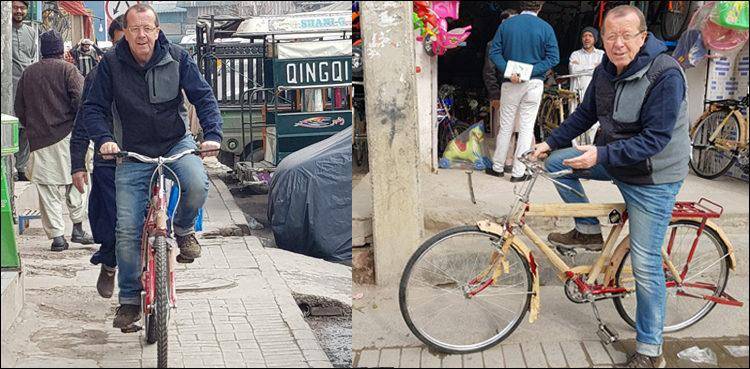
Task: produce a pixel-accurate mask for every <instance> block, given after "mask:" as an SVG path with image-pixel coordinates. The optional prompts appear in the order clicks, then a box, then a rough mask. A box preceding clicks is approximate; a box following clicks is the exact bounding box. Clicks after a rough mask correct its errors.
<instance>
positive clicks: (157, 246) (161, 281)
mask: <svg viewBox="0 0 750 369" xmlns="http://www.w3.org/2000/svg"><path fill="white" fill-rule="evenodd" d="M154 253H155V256H154V262H155V264H156V303H155V304H154V305H155V306H156V311H155V314H154V320H155V321H154V325H155V326H156V328H155V329H156V341H157V343H156V349H157V362H158V367H159V368H166V367H167V358H168V354H167V352H168V326H169V267H168V263H167V257H168V253H167V241H166V240H165V238H164V236H156V237H154Z"/></svg>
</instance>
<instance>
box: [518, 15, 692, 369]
mask: <svg viewBox="0 0 750 369" xmlns="http://www.w3.org/2000/svg"><path fill="white" fill-rule="evenodd" d="M602 37H603V40H604V49H605V56H604V59H603V60H602V63H601V64H600V65H599V66H598V67H596V69H595V70H594V75H593V79H592V82H591V85H590V86H589V88H588V90H586V94H585V95H584V98H583V102H582V103H581V105H580V106H579V107H578V109H576V111H574V112H573V114H571V116H570V117H569V118H568V119H566V120H565V122H563V123H562V124H561V125H560V127H558V128H557V129H555V130H554V131H553V132H552V134H551V135H550V137H549V138H548V139H547V140H546V141H545V142H543V143H540V144H538V145H536V146H535V148H534V154H533V155H532V156H533V157H538V158H541V157H543V156H545V155H546V153H547V152H549V151H551V150H556V149H557V148H559V147H561V146H563V145H565V144H566V143H569V142H570V140H572V139H573V138H575V137H577V136H578V135H580V134H582V133H584V132H586V131H587V130H588V129H589V128H591V126H592V125H593V124H594V123H595V122H596V121H599V123H600V124H601V126H600V133H599V134H598V135H597V137H596V142H595V145H585V146H578V147H571V148H567V149H562V150H556V151H553V152H552V153H551V154H550V155H549V158H547V160H546V161H545V167H546V168H547V170H549V171H559V170H563V169H565V168H573V169H578V170H579V171H577V172H574V173H573V174H571V175H568V176H566V177H562V178H561V179H559V180H560V182H562V183H564V184H566V185H568V186H570V187H571V188H573V189H575V190H577V191H579V192H580V193H582V194H584V197H583V198H581V197H579V196H578V195H577V194H575V193H573V192H572V191H569V190H567V189H564V188H561V187H557V191H558V193H559V194H560V197H562V199H563V200H564V201H565V202H566V203H586V202H588V199H587V198H586V197H585V192H584V190H583V187H582V186H581V182H580V180H579V179H580V178H588V179H594V180H604V181H610V180H612V181H614V183H615V185H616V186H617V188H618V189H619V190H620V193H621V194H622V197H623V198H624V199H625V205H626V207H627V211H628V216H629V220H630V221H629V227H630V252H631V258H632V262H633V276H634V277H635V285H636V287H635V293H636V302H637V305H636V345H635V349H636V352H635V353H634V354H633V355H632V356H631V357H630V359H629V360H628V363H627V367H631V368H663V367H665V366H666V361H665V360H664V357H663V354H662V345H663V337H662V333H663V329H664V313H665V305H666V298H667V293H666V283H665V276H664V269H663V267H662V256H661V255H662V254H661V251H662V243H663V241H664V237H665V233H666V230H667V226H668V225H669V222H670V220H671V217H672V208H673V207H674V203H675V197H676V196H677V193H678V192H679V190H680V187H681V186H682V183H683V181H684V180H685V178H686V177H687V174H688V162H689V160H690V152H691V145H690V137H689V135H688V127H689V122H688V118H687V85H686V78H685V74H684V72H683V70H682V68H681V67H680V65H679V63H678V62H677V61H676V60H675V59H673V58H672V57H671V56H670V55H669V54H668V52H667V51H668V50H667V47H666V46H665V45H664V42H662V41H661V40H659V39H657V38H656V37H655V36H654V35H653V34H652V33H650V32H648V31H647V29H646V20H645V17H644V16H643V13H641V11H640V10H639V9H638V8H636V7H633V6H630V5H621V6H618V7H615V8H613V9H612V10H610V11H609V12H608V13H607V15H606V16H605V18H604V27H603V28H602ZM548 238H549V241H550V242H551V243H553V244H555V245H557V246H558V247H563V248H584V249H588V250H592V251H599V250H601V248H602V243H603V238H602V234H601V226H600V225H599V222H598V221H597V219H596V218H576V219H575V228H574V229H573V230H571V231H570V232H567V233H551V234H550V235H549V237H548Z"/></svg>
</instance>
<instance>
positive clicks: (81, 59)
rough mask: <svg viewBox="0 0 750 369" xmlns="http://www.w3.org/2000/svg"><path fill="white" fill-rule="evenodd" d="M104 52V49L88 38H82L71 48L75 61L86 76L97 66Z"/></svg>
mask: <svg viewBox="0 0 750 369" xmlns="http://www.w3.org/2000/svg"><path fill="white" fill-rule="evenodd" d="M102 54H103V53H102V51H101V50H100V49H99V48H98V47H96V45H94V42H93V41H91V40H89V39H87V38H84V39H82V40H81V42H80V43H78V45H76V47H74V48H72V49H71V50H70V55H71V56H72V57H73V63H74V64H75V65H76V67H77V68H78V70H79V71H80V72H81V74H83V76H84V77H86V75H88V74H89V73H90V72H91V70H92V69H94V67H96V64H98V63H99V57H100V56H101V55H102Z"/></svg>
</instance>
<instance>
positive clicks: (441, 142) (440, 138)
mask: <svg viewBox="0 0 750 369" xmlns="http://www.w3.org/2000/svg"><path fill="white" fill-rule="evenodd" d="M455 90H456V88H455V87H453V86H450V85H442V86H440V90H439V91H438V95H439V98H438V102H437V104H438V105H437V132H438V133H437V147H438V156H442V155H443V152H445V149H446V147H448V144H449V143H450V142H451V141H452V140H453V139H454V138H456V137H457V136H458V135H460V134H461V132H463V131H465V130H467V129H468V128H469V125H468V124H467V123H465V122H462V121H459V120H458V119H455V117H453V115H452V114H451V109H452V108H453V96H452V95H453V92H454V91H455Z"/></svg>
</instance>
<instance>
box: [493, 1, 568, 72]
mask: <svg viewBox="0 0 750 369" xmlns="http://www.w3.org/2000/svg"><path fill="white" fill-rule="evenodd" d="M489 58H490V60H492V62H493V63H495V66H496V67H497V70H498V71H500V75H501V76H503V75H504V74H505V67H506V66H507V64H508V61H509V60H513V61H517V62H522V63H526V64H531V65H533V66H534V68H533V69H532V70H531V78H532V79H542V80H543V79H544V74H545V73H547V71H548V70H550V69H552V67H554V66H556V65H557V63H559V62H560V51H559V50H558V47H557V38H556V36H555V31H554V30H553V29H552V26H550V25H549V23H547V22H545V21H544V20H542V19H541V18H539V17H537V16H535V15H532V14H519V15H516V16H514V17H511V18H508V19H506V20H505V21H503V23H501V24H500V27H498V28H497V32H496V33H495V37H494V38H493V39H492V43H491V46H490V51H489Z"/></svg>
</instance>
